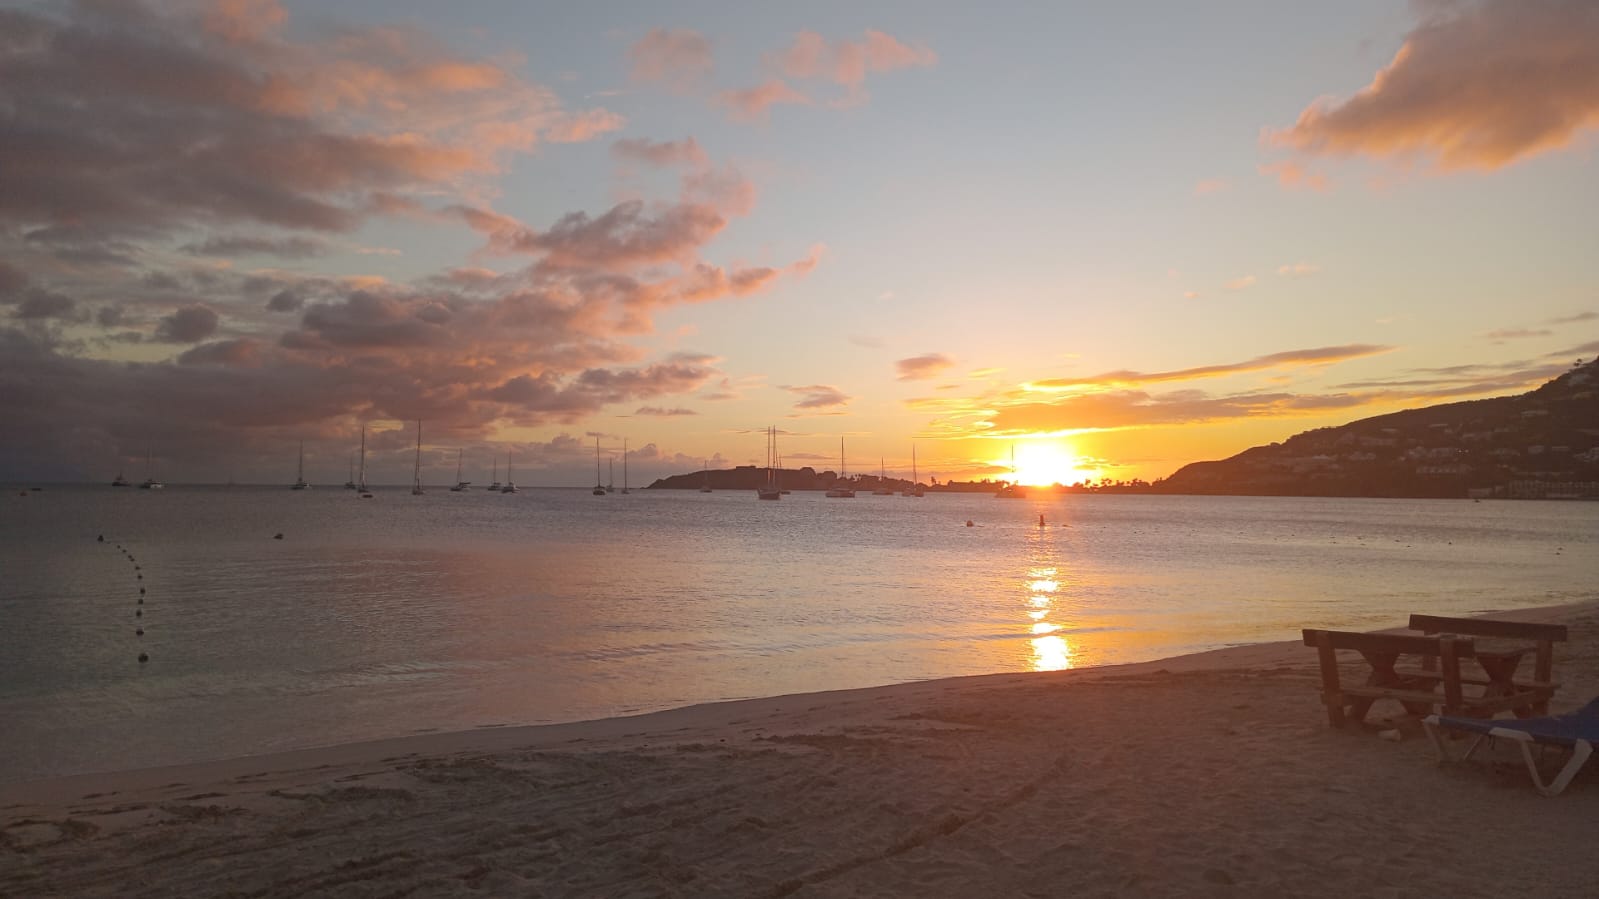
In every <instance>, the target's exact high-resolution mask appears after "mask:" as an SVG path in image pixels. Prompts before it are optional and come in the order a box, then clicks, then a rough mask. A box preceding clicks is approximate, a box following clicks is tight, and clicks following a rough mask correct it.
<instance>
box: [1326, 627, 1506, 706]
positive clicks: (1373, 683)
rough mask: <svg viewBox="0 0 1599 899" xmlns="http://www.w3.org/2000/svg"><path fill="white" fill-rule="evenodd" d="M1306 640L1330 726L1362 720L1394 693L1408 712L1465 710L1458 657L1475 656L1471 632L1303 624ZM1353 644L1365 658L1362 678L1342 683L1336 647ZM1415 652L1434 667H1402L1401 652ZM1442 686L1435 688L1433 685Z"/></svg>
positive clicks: (1402, 653) (1406, 653) (1352, 647)
mask: <svg viewBox="0 0 1599 899" xmlns="http://www.w3.org/2000/svg"><path fill="white" fill-rule="evenodd" d="M1303 636H1304V641H1305V645H1306V646H1314V647H1315V648H1316V653H1317V655H1318V656H1319V657H1320V660H1321V688H1322V703H1323V704H1324V705H1326V707H1327V723H1328V724H1329V725H1331V726H1332V727H1345V726H1346V725H1351V724H1356V725H1358V724H1360V723H1361V722H1363V721H1365V720H1366V713H1367V712H1369V711H1370V710H1371V707H1372V705H1373V704H1375V703H1376V702H1377V700H1379V699H1392V700H1394V701H1396V702H1398V703H1399V704H1400V705H1402V706H1404V708H1405V711H1406V712H1409V713H1410V714H1412V715H1416V716H1418V717H1419V716H1424V715H1428V714H1431V713H1432V712H1433V711H1434V709H1435V708H1436V709H1441V710H1442V711H1443V712H1444V713H1446V714H1457V713H1460V712H1462V711H1464V708H1465V706H1464V702H1465V695H1464V691H1463V690H1462V687H1461V680H1460V660H1461V659H1469V658H1473V657H1474V656H1475V655H1476V646H1475V644H1473V643H1472V641H1471V640H1470V639H1469V638H1466V639H1457V638H1454V637H1412V636H1405V635H1395V634H1362V633H1354V632H1350V631H1332V630H1322V629H1318V628H1306V629H1305V630H1304V632H1303ZM1340 649H1344V650H1354V651H1356V652H1358V653H1360V655H1361V658H1363V659H1365V660H1366V664H1367V667H1368V668H1369V672H1368V673H1367V675H1366V680H1365V682H1364V683H1362V684H1356V685H1346V684H1344V683H1343V681H1342V678H1341V676H1340V673H1339V670H1338V657H1337V650H1340ZM1407 655H1414V656H1420V657H1422V658H1425V659H1431V660H1434V661H1435V663H1436V667H1437V669H1438V670H1436V671H1427V670H1420V671H1409V670H1407V671H1401V670H1400V669H1399V668H1398V662H1399V659H1400V657H1402V656H1407ZM1439 685H1442V687H1443V693H1442V694H1439V693H1438V692H1437V688H1438V686H1439Z"/></svg>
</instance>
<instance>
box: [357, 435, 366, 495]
mask: <svg viewBox="0 0 1599 899" xmlns="http://www.w3.org/2000/svg"><path fill="white" fill-rule="evenodd" d="M356 486H357V487H358V488H360V489H362V490H365V489H366V425H362V426H361V480H359V481H357V482H356Z"/></svg>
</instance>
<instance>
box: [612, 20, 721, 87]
mask: <svg viewBox="0 0 1599 899" xmlns="http://www.w3.org/2000/svg"><path fill="white" fill-rule="evenodd" d="M627 58H628V61H629V62H630V63H631V64H632V78H633V80H634V81H650V82H656V83H659V84H664V85H666V86H667V87H669V88H671V89H673V90H677V91H682V92H687V91H689V90H692V89H693V88H694V87H695V86H697V85H698V84H699V83H700V82H701V81H702V80H703V79H705V78H706V77H707V76H709V75H710V74H711V72H712V70H713V69H715V67H716V63H715V60H714V58H713V57H712V53H711V42H710V39H709V38H707V37H705V35H703V34H700V33H699V32H697V31H693V30H691V29H688V28H671V29H668V28H652V29H650V31H649V33H648V34H646V35H644V37H642V38H640V39H639V40H638V41H637V42H636V43H634V44H633V46H631V47H629V48H628V51H627Z"/></svg>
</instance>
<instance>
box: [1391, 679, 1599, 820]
mask: <svg viewBox="0 0 1599 899" xmlns="http://www.w3.org/2000/svg"><path fill="white" fill-rule="evenodd" d="M1422 723H1423V725H1424V726H1425V727H1426V728H1427V736H1428V737H1430V738H1431V739H1432V743H1433V746H1434V747H1436V748H1437V750H1438V760H1439V761H1440V762H1445V761H1455V759H1452V758H1450V755H1449V750H1448V747H1447V745H1446V744H1445V740H1444V735H1443V734H1442V733H1441V731H1445V730H1453V731H1461V732H1464V733H1473V734H1476V735H1477V739H1476V740H1474V741H1472V744H1471V746H1469V747H1468V748H1467V749H1466V752H1465V754H1463V755H1462V756H1461V757H1460V759H1459V761H1465V760H1466V759H1469V758H1471V754H1472V753H1473V752H1475V751H1476V749H1477V747H1478V746H1479V745H1481V743H1482V742H1483V740H1485V739H1487V740H1492V739H1494V738H1499V737H1502V738H1504V739H1507V740H1514V741H1515V742H1516V746H1517V747H1519V748H1520V749H1521V758H1522V760H1523V761H1525V762H1526V763H1527V773H1528V774H1530V775H1532V785H1533V786H1534V787H1537V789H1538V792H1540V793H1542V794H1543V795H1545V796H1558V795H1560V793H1561V792H1562V791H1563V790H1565V789H1566V787H1567V785H1569V784H1570V783H1571V779H1572V778H1573V777H1576V776H1577V772H1578V771H1581V770H1582V766H1583V765H1584V764H1586V763H1587V761H1588V757H1589V756H1591V755H1593V746H1594V743H1596V742H1599V698H1595V699H1594V700H1592V701H1591V702H1589V703H1588V704H1587V705H1585V706H1583V707H1582V708H1580V709H1578V710H1577V711H1575V712H1572V713H1570V714H1567V715H1545V716H1543V717H1539V718H1523V719H1519V720H1515V721H1511V720H1505V721H1486V720H1483V719H1481V718H1467V717H1461V716H1458V715H1429V716H1427V717H1426V718H1424V719H1422ZM1533 744H1537V745H1538V746H1539V747H1540V748H1545V747H1558V748H1561V749H1569V750H1571V758H1570V759H1569V760H1567V762H1566V764H1565V767H1563V768H1561V769H1560V771H1559V772H1558V773H1557V774H1555V776H1554V779H1553V780H1551V781H1549V782H1548V783H1547V784H1546V783H1544V780H1543V777H1542V775H1540V774H1539V773H1538V764H1537V762H1536V761H1535V760H1534V759H1533V752H1532V747H1533Z"/></svg>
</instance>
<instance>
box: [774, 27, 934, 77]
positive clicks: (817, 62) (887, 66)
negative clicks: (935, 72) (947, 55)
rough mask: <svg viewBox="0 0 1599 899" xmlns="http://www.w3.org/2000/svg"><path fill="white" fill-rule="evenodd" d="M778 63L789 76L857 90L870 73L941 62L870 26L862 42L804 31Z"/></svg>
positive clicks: (929, 53) (778, 59) (920, 66)
mask: <svg viewBox="0 0 1599 899" xmlns="http://www.w3.org/2000/svg"><path fill="white" fill-rule="evenodd" d="M775 62H776V64H777V67H778V68H779V70H781V71H782V72H783V74H785V75H787V76H788V77H790V78H799V79H808V78H815V79H822V80H826V81H831V82H833V83H834V84H839V85H843V86H845V87H848V88H850V89H852V90H858V89H859V88H860V86H861V85H862V84H864V83H865V81H866V74H867V72H891V71H893V70H895V69H906V68H925V67H928V66H932V65H934V64H936V63H937V62H938V54H936V53H934V52H933V51H932V50H930V49H928V48H927V47H924V46H911V45H908V44H905V43H902V42H901V41H900V40H899V39H898V38H896V37H894V36H893V35H890V34H885V33H884V32H881V31H873V30H871V29H867V31H866V34H865V36H864V37H863V38H862V39H861V40H859V41H852V40H848V39H840V40H837V41H832V42H829V41H828V40H827V39H826V38H824V37H822V36H821V35H820V34H817V33H816V32H814V31H801V32H800V33H799V34H797V35H795V36H794V42H793V43H792V44H790V45H789V46H788V47H787V48H786V49H784V50H783V51H781V52H780V53H778V54H777V55H776V57H775Z"/></svg>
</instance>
